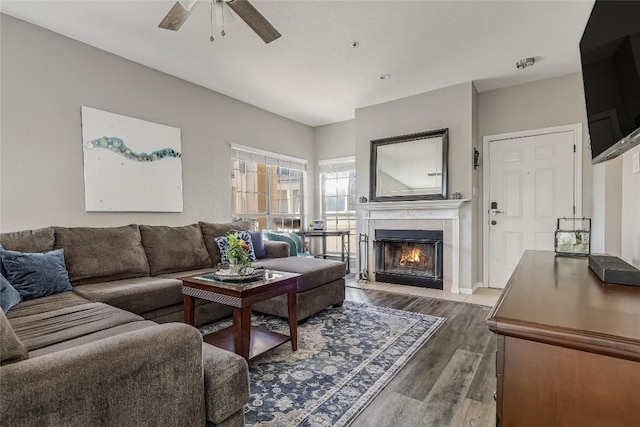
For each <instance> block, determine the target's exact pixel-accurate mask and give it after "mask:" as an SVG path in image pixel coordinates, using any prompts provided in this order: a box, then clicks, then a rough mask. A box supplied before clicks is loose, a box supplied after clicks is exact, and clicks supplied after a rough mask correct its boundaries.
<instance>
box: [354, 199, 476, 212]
mask: <svg viewBox="0 0 640 427" xmlns="http://www.w3.org/2000/svg"><path fill="white" fill-rule="evenodd" d="M468 201H469V200H468V199H448V200H416V201H410V202H371V203H356V209H362V210H368V211H384V210H414V209H456V210H457V209H460V206H462V204H463V203H464V202H468Z"/></svg>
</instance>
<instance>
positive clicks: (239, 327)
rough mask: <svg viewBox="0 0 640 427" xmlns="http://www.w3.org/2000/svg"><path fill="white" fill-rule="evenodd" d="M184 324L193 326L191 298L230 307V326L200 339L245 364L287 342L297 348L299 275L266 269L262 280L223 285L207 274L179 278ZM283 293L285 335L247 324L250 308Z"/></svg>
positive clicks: (193, 308) (294, 348)
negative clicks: (286, 311)
mask: <svg viewBox="0 0 640 427" xmlns="http://www.w3.org/2000/svg"><path fill="white" fill-rule="evenodd" d="M180 280H182V295H183V303H184V322H185V323H188V324H189V325H195V298H200V299H204V300H207V301H213V302H217V303H220V304H224V305H228V306H231V307H233V326H231V327H229V328H226V329H222V330H220V331H216V332H214V333H211V334H208V335H205V336H204V337H203V340H204V341H205V342H207V343H209V344H211V345H214V346H216V347H219V348H223V349H225V350H229V351H233V352H235V353H236V354H238V355H240V356H242V357H244V358H245V360H247V361H249V360H250V359H253V358H254V357H256V356H258V355H260V354H262V353H264V352H266V351H268V350H271V349H272V348H275V347H277V346H279V345H281V344H283V343H285V342H287V341H291V348H292V349H293V351H296V350H297V349H298V329H297V314H296V313H297V307H296V293H297V291H298V284H299V282H300V281H301V280H302V275H300V274H295V273H286V272H280V271H272V270H267V271H266V272H265V277H264V279H261V280H256V281H252V282H241V283H236V282H225V281H221V280H218V279H216V278H214V277H213V276H212V275H211V274H199V275H194V276H187V277H181V278H180ZM282 294H287V302H288V311H289V334H290V335H289V336H287V335H283V334H279V333H276V332H272V331H269V330H267V329H264V328H261V327H259V326H252V325H251V305H252V304H254V303H256V302H260V301H264V300H268V299H270V298H273V297H275V296H278V295H282Z"/></svg>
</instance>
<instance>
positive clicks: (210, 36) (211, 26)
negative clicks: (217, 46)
mask: <svg viewBox="0 0 640 427" xmlns="http://www.w3.org/2000/svg"><path fill="white" fill-rule="evenodd" d="M210 18H211V20H210V21H209V23H210V26H209V28H210V29H211V31H210V32H209V41H210V42H211V43H213V41H214V40H215V39H214V38H213V0H211V16H210Z"/></svg>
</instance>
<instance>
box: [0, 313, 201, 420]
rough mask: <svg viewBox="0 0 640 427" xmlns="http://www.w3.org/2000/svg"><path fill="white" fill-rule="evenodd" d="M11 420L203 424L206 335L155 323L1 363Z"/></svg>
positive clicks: (2, 400)
mask: <svg viewBox="0 0 640 427" xmlns="http://www.w3.org/2000/svg"><path fill="white" fill-rule="evenodd" d="M0 377H1V378H2V387H0V419H2V423H3V424H6V425H64V426H88V425H193V426H203V425H204V424H205V414H204V394H203V390H202V387H203V379H202V338H201V336H200V333H199V332H198V330H197V329H195V328H193V327H191V326H188V325H183V324H179V323H169V324H164V325H158V326H152V327H149V328H144V329H141V330H138V331H132V332H128V333H124V334H121V335H117V336H113V337H109V338H105V339H102V340H98V341H95V342H92V343H88V344H83V345H79V346H77V347H74V348H71V349H67V350H62V351H59V352H55V353H50V354H47V355H43V356H39V357H34V358H31V359H28V360H24V361H21V362H17V363H13V364H11V365H5V366H2V368H0Z"/></svg>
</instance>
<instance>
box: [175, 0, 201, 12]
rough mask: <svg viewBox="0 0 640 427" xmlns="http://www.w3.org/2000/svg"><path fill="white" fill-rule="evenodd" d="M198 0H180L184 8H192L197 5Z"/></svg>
mask: <svg viewBox="0 0 640 427" xmlns="http://www.w3.org/2000/svg"><path fill="white" fill-rule="evenodd" d="M197 2H198V0H179V1H178V3H180V6H182V7H183V8H184V10H191V8H192V7H193V6H195V5H196V3H197Z"/></svg>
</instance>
